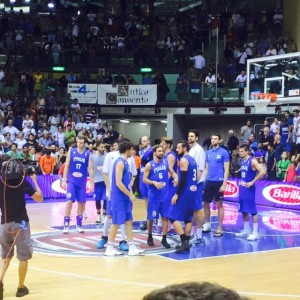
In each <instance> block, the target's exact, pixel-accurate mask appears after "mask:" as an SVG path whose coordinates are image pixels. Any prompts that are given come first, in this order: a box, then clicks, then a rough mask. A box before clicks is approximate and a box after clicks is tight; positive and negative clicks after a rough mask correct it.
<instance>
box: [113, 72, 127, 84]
mask: <svg viewBox="0 0 300 300" xmlns="http://www.w3.org/2000/svg"><path fill="white" fill-rule="evenodd" d="M124 82H125V78H124V76H122V75H121V72H118V74H117V75H116V76H115V77H114V84H124Z"/></svg>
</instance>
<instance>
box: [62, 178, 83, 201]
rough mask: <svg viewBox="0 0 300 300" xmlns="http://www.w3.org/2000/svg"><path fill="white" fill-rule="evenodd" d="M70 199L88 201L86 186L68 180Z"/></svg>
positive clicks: (68, 197) (68, 195)
mask: <svg viewBox="0 0 300 300" xmlns="http://www.w3.org/2000/svg"><path fill="white" fill-rule="evenodd" d="M66 199H67V200H68V201H73V202H74V201H77V202H80V203H85V202H86V190H85V186H78V185H76V184H74V183H73V182H68V186H67V196H66Z"/></svg>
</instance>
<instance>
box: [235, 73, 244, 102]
mask: <svg viewBox="0 0 300 300" xmlns="http://www.w3.org/2000/svg"><path fill="white" fill-rule="evenodd" d="M246 80H247V75H246V73H245V71H241V74H239V75H238V76H237V78H236V80H235V82H237V84H238V87H239V101H241V99H242V96H243V94H244V90H245V87H246Z"/></svg>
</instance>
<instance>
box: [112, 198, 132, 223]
mask: <svg viewBox="0 0 300 300" xmlns="http://www.w3.org/2000/svg"><path fill="white" fill-rule="evenodd" d="M132 219H133V217H132V202H131V201H129V202H128V203H126V204H124V209H119V210H113V211H112V224H117V225H122V224H125V222H127V221H131V220H132Z"/></svg>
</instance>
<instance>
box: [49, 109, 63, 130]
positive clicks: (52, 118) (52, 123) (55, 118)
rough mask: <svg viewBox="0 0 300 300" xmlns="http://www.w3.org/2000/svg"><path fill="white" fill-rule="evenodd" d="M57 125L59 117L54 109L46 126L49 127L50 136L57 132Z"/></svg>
mask: <svg viewBox="0 0 300 300" xmlns="http://www.w3.org/2000/svg"><path fill="white" fill-rule="evenodd" d="M59 124H60V117H59V115H58V111H57V110H56V109H55V110H53V112H52V114H51V115H50V117H49V119H48V126H50V132H51V134H53V133H54V132H56V131H57V128H58V125H59Z"/></svg>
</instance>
